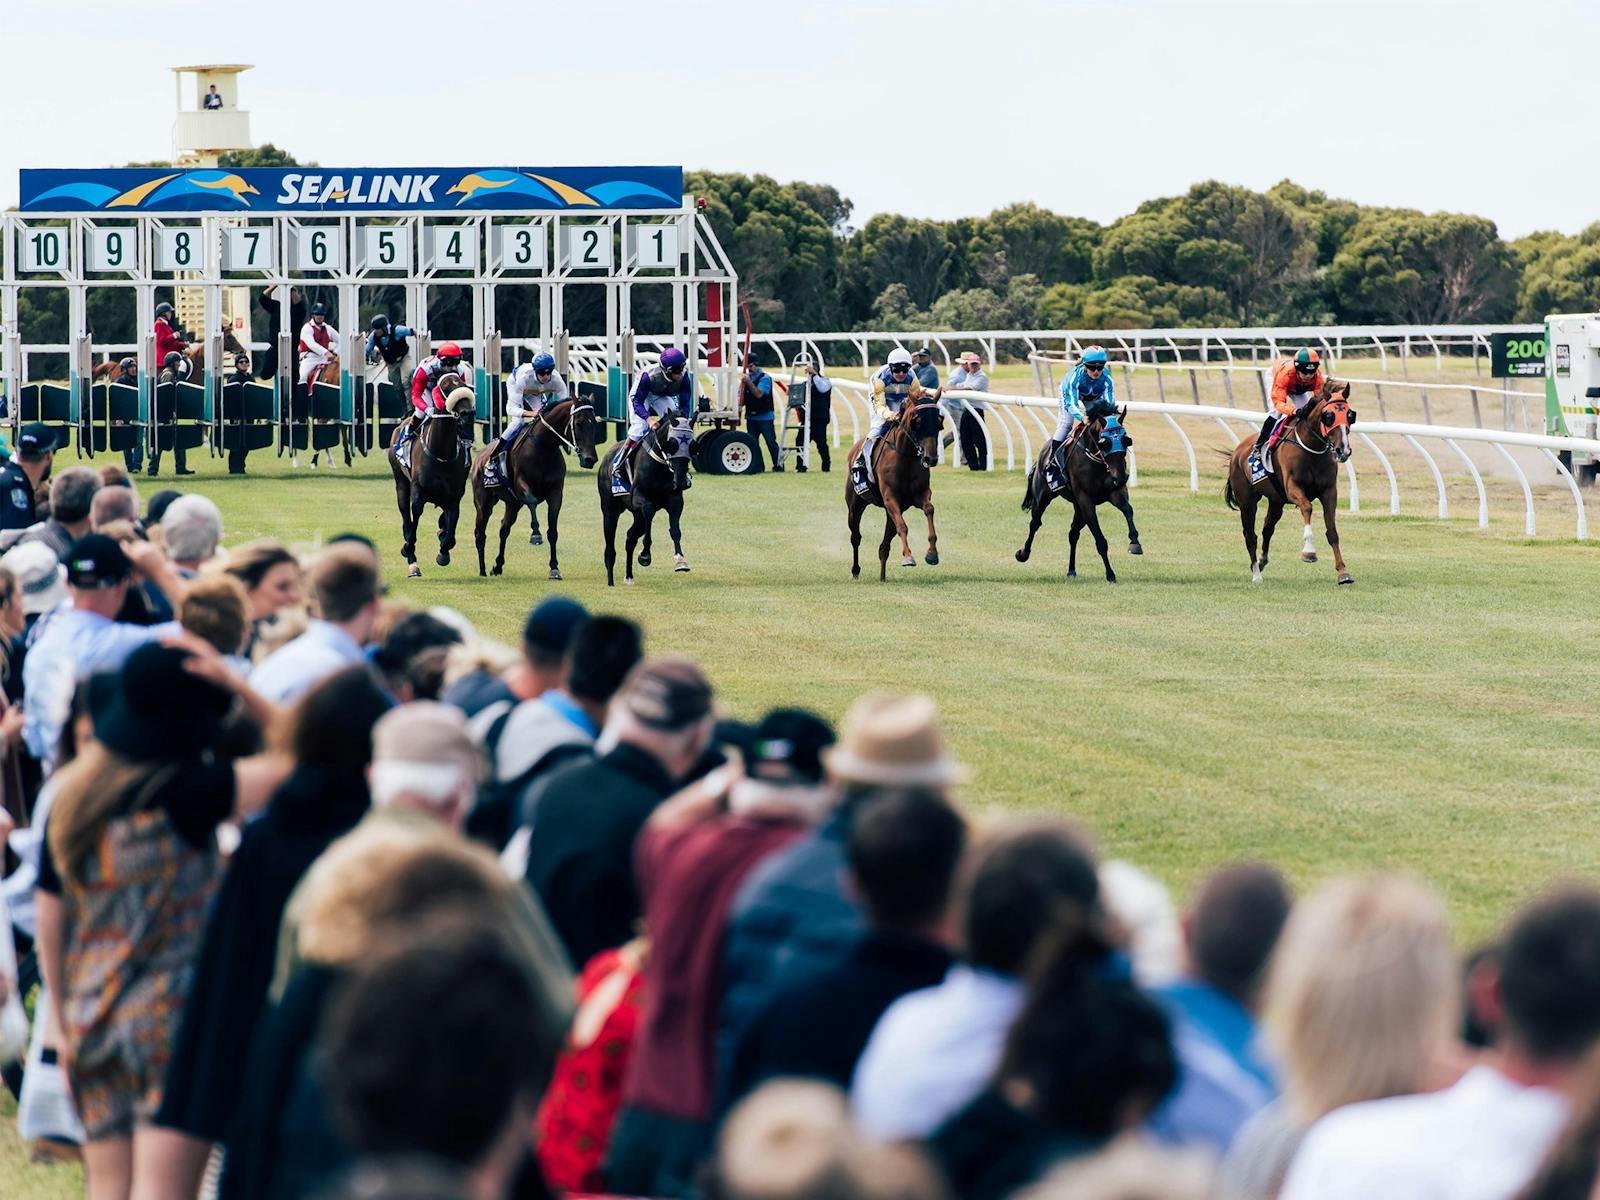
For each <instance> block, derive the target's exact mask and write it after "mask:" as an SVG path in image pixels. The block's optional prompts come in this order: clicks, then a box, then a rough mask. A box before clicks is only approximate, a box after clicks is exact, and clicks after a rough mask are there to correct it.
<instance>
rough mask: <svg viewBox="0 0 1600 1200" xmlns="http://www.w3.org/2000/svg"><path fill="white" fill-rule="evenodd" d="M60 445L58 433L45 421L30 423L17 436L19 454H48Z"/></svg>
mask: <svg viewBox="0 0 1600 1200" xmlns="http://www.w3.org/2000/svg"><path fill="white" fill-rule="evenodd" d="M58 444H59V442H58V440H57V438H56V431H55V430H54V429H51V428H50V426H48V425H46V424H45V423H44V422H43V421H30V422H29V423H28V424H26V425H24V426H23V427H22V431H21V432H20V433H18V434H17V452H18V453H19V454H48V453H49V452H50V451H52V450H54V449H55V448H56V446H57V445H58Z"/></svg>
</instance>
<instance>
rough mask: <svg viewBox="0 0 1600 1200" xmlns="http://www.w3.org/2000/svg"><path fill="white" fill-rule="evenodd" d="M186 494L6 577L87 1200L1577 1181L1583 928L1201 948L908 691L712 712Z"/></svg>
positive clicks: (1144, 1190)
mask: <svg viewBox="0 0 1600 1200" xmlns="http://www.w3.org/2000/svg"><path fill="white" fill-rule="evenodd" d="M161 500H162V501H163V502H162V503H161V504H160V505H157V504H156V503H155V502H152V503H151V505H150V506H149V507H148V508H145V509H144V510H142V513H141V508H140V504H139V500H138V497H137V495H136V493H135V491H134V489H133V486H132V483H131V481H130V480H128V479H127V478H126V477H125V476H121V477H118V476H117V474H116V473H115V472H112V473H111V474H109V475H108V476H107V477H104V478H102V477H101V475H99V474H97V473H95V472H87V471H80V470H79V469H78V468H73V470H71V471H65V472H62V474H61V475H60V476H59V477H57V478H56V480H55V482H54V484H53V485H52V487H51V494H50V502H49V511H48V512H47V513H40V514H38V518H39V519H38V520H37V521H35V523H34V524H33V525H32V526H31V527H29V528H27V529H26V530H25V531H24V534H23V536H22V537H21V538H18V539H13V540H14V542H15V544H14V545H12V547H11V548H10V549H9V550H8V551H7V552H6V553H5V554H4V556H3V557H0V682H3V684H4V690H5V704H6V707H5V709H4V712H3V714H0V752H3V755H4V758H3V774H0V787H3V789H4V801H5V808H4V812H5V813H6V816H5V818H4V824H5V826H6V827H7V828H8V829H9V831H10V837H9V839H8V842H9V844H8V847H7V866H8V868H9V873H8V874H7V875H6V878H5V883H4V890H3V893H0V897H3V903H0V914H3V915H4V926H3V928H4V930H5V932H6V933H7V934H8V935H9V936H10V938H11V939H12V941H13V943H14V945H15V947H16V950H17V951H18V953H17V955H16V956H15V957H16V963H17V964H18V965H17V969H16V970H14V971H13V970H11V969H10V963H11V956H9V955H6V954H0V1055H3V1054H5V1053H9V1054H10V1055H12V1056H13V1057H18V1058H21V1059H22V1060H23V1061H22V1063H21V1070H20V1073H19V1072H18V1071H16V1070H12V1071H11V1072H10V1073H9V1074H8V1076H7V1082H8V1084H10V1085H12V1086H14V1087H15V1088H16V1089H17V1090H18V1091H19V1092H20V1109H19V1112H20V1121H21V1125H22V1128H23V1131H24V1133H25V1135H26V1136H27V1137H28V1138H30V1139H31V1142H32V1145H33V1148H34V1151H35V1153H36V1154H38V1155H40V1156H43V1157H50V1158H63V1157H81V1159H82V1161H83V1164H84V1167H85V1169H86V1172H87V1181H88V1193H89V1195H90V1196H91V1197H94V1198H95V1200H101V1198H107V1200H121V1198H123V1197H129V1196H134V1197H138V1198H139V1200H147V1198H170V1200H192V1198H194V1197H197V1196H201V1195H207V1196H209V1195H218V1196H222V1197H225V1198H230V1200H231V1198H245V1197H248V1198H252V1200H256V1198H259V1200H277V1198H290V1197H294V1198H302V1197H329V1198H336V1197H395V1198H399V1197H432V1198H443V1197H463V1198H466V1197H471V1198H473V1200H498V1198H510V1197H518V1198H520V1197H545V1196H548V1195H551V1194H553V1193H573V1194H596V1193H610V1194H614V1195H631V1196H653V1197H663V1198H665V1197H681V1196H705V1197H708V1198H711V1200H791V1198H792V1200H824V1198H825V1200H855V1198H857V1197H860V1198H862V1200H956V1198H961V1200H965V1198H969V1197H970V1198H972V1200H1000V1198H1002V1197H1009V1196H1023V1197H1026V1198H1028V1200H1054V1198H1056V1197H1060V1198H1061V1200H1069V1198H1077V1197H1086V1198H1091V1200H1102V1198H1104V1200H1110V1198H1115V1197H1121V1198H1124V1200H1133V1198H1135V1197H1140V1198H1152V1200H1159V1198H1167V1200H1190V1198H1193V1200H1199V1198H1200V1197H1203V1196H1220V1197H1226V1198H1229V1200H1269V1198H1271V1197H1280V1196H1281V1197H1284V1198H1285V1200H1343V1198H1345V1197H1349V1198H1351V1200H1354V1198H1356V1197H1371V1196H1385V1197H1417V1198H1419V1200H1420V1198H1423V1197H1444V1196H1449V1197H1469V1198H1475V1200H1512V1198H1513V1197H1519V1198H1524V1200H1567V1198H1571V1200H1577V1198H1579V1197H1587V1196H1590V1195H1591V1194H1593V1193H1594V1192H1595V1186H1596V1176H1597V1167H1600V1050H1597V1046H1596V1042H1597V1038H1600V893H1597V892H1595V891H1593V890H1591V889H1587V888H1581V887H1576V886H1568V887H1563V888H1560V889H1557V890H1554V891H1552V892H1550V893H1548V894H1545V895H1543V896H1540V897H1537V898H1534V899H1532V900H1531V901H1530V902H1529V903H1528V904H1527V905H1526V906H1525V907H1523V908H1522V909H1521V910H1520V911H1519V912H1518V913H1517V914H1516V915H1515V916H1514V917H1512V918H1511V920H1510V921H1509V922H1508V924H1507V926H1506V928H1505V930H1504V931H1503V934H1502V935H1501V937H1500V938H1499V939H1498V941H1497V942H1496V943H1495V944H1494V945H1493V946H1492V947H1488V948H1486V949H1485V950H1484V951H1482V952H1480V953H1477V954H1474V955H1472V956H1471V957H1470V958H1469V959H1468V960H1467V961H1466V962H1463V961H1462V960H1461V958H1460V957H1459V956H1458V953H1457V949H1456V944H1455V941H1454V939H1453V937H1452V932H1451V929H1450V925H1449V921H1448V919H1447V915H1446V912H1445V909H1444V906H1443V904H1442V902H1441V900H1440V898H1439V897H1438V895H1437V894H1436V893H1435V892H1433V891H1432V890H1431V889H1430V888H1429V887H1428V886H1427V885H1426V884H1425V883H1423V882H1421V881H1420V880H1418V879H1415V878H1412V877H1409V876H1403V875H1397V874H1373V875H1366V876H1359V877H1349V878H1340V879H1335V880H1332V881H1329V882H1324V883H1322V884H1321V885H1320V886H1318V887H1316V888H1315V889H1314V890H1312V891H1310V892H1309V893H1308V894H1305V895H1302V896H1295V895H1294V894H1293V893H1292V891H1291V888H1290V886H1289V883H1288V882H1287V881H1286V879H1285V878H1284V877H1283V876H1282V875H1281V874H1280V873H1279V872H1278V871H1277V870H1275V869H1273V868H1272V867H1271V866H1269V865H1265V864H1261V863H1249V862H1241V863H1225V864H1219V865H1217V866H1216V868H1215V869H1214V870H1212V871H1211V872H1210V873H1209V874H1208V875H1206V876H1205V877H1204V879H1203V880H1202V881H1201V882H1200V883H1199V884H1198V886H1196V887H1195V888H1194V889H1193V890H1192V892H1191V893H1190V894H1189V896H1188V898H1187V903H1186V904H1184V905H1183V906H1182V908H1181V911H1180V910H1179V908H1178V907H1177V906H1175V905H1174V904H1173V902H1172V901H1171V899H1170V897H1169V895H1168V893H1167V891H1166V889H1165V888H1164V887H1163V886H1162V885H1161V884H1160V883H1159V882H1158V881H1156V880H1154V879H1153V878H1151V877H1150V876H1149V875H1147V874H1146V873H1144V872H1143V871H1140V870H1139V869H1138V868H1137V867H1136V866H1134V865H1132V864H1129V863H1125V862H1117V861H1105V860H1103V859H1102V857H1101V855H1100V853H1099V850H1098V849H1097V846H1096V843H1095V840H1094V838H1093V836H1092V835H1091V834H1090V833H1089V832H1088V831H1086V830H1083V829H1080V828H1078V827H1076V826H1074V825H1072V824H1071V823H1069V822H1068V821H1066V820H1063V819H1059V818H1038V817H1034V818H1027V819H1024V818H1005V817H1002V816H1000V815H997V814H996V813H994V812H993V811H991V810H984V809H981V808H979V807H977V805H976V804H975V803H974V802H975V801H977V800H979V799H981V795H982V781H981V779H976V780H975V779H973V778H971V776H970V774H969V772H968V771H967V770H966V769H965V768H964V767H963V765H962V764H961V763H960V762H959V761H957V759H956V757H955V755H954V754H953V753H952V751H951V749H950V748H949V747H948V746H947V744H946V742H945V739H944V735H943V731H942V728H941V722H940V716H939V712H938V710H937V708H936V705H935V703H934V701H933V700H931V699H930V698H928V697H926V696H917V695H866V696H863V697H861V698H860V699H859V700H858V701H857V702H856V703H855V704H854V705H853V706H852V707H851V708H850V710H849V711H848V712H847V713H846V714H845V716H844V718H843V720H842V722H841V723H840V725H839V727H838V729H837V731H836V730H835V728H834V727H833V726H832V724H831V723H830V722H829V721H828V720H826V719H825V718H824V717H823V716H821V715H819V714H817V713H814V712H811V711H808V710H806V709H804V708H799V707H783V708H778V709H775V710H773V711H770V712H767V713H738V712H729V711H727V710H726V708H725V707H724V705H723V704H722V703H721V702H719V699H718V694H717V681H716V680H714V679H711V678H709V677H708V676H707V675H706V673H705V672H704V671H703V670H702V669H701V667H700V666H699V665H698V664H696V663H695V662H694V661H693V660H691V659H689V658H685V657H680V656H676V655H671V654H665V653H660V652H658V651H657V650H655V649H654V648H653V647H651V646H650V644H649V643H650V637H649V635H648V632H647V631H645V630H642V629H641V628H640V627H639V626H638V625H636V624H635V623H633V622H632V621H629V620H627V619H625V618H622V617H617V616H609V615H603V614H590V613H588V612H587V611H585V610H584V609H583V607H582V606H581V605H579V604H577V603H576V602H574V601H572V600H570V599H567V598H564V597H552V598H549V599H546V600H544V601H542V602H541V603H539V604H538V605H537V606H536V607H535V608H534V609H533V610H532V611H531V612H530V613H529V614H528V617H527V620H526V623H525V625H524V628H523V633H522V639H521V645H520V646H519V647H516V648H510V647H505V646H501V645H498V644H496V643H494V642H493V641H492V640H490V639H487V638H485V637H483V636H481V635H480V633H479V632H478V631H477V630H476V629H474V628H473V626H472V625H471V624H470V623H469V622H468V621H467V620H466V619H465V618H463V617H462V615H461V614H460V613H457V612H454V611H452V610H449V609H432V610H428V611H418V610H414V609H412V608H410V607H408V606H406V605H404V604H401V603H398V602H397V601H395V600H393V599H391V598H389V597H388V596H387V595H386V591H385V587H384V584H383V578H382V571H381V568H380V564H379V561H378V558H377V556H376V554H375V552H374V549H373V547H372V546H371V544H370V543H368V542H366V541H365V540H364V539H362V538H360V537H358V536H353V535H352V536H345V537H341V538H338V539H335V540H333V541H332V542H330V543H329V544H327V545H325V546H323V547H321V548H319V549H318V550H316V551H315V552H314V553H311V554H308V555H305V556H303V557H302V556H301V555H298V554H296V553H294V552H292V551H291V550H290V549H289V548H287V547H285V546H283V545H281V544H278V543H275V542H253V543H248V544H243V545H229V544H228V539H227V537H226V531H225V529H224V525H223V519H222V514H221V513H220V512H219V511H218V509H217V507H216V505H215V504H213V503H212V502H211V501H209V500H207V499H206V498H205V497H203V496H200V495H196V494H190V495H184V496H177V495H163V496H162V497H161ZM23 1001H26V1006H27V1009H28V1011H30V1012H31V1020H32V1028H31V1031H30V1036H28V1037H26V1038H22V1039H19V1038H18V1037H16V1036H14V1033H15V1029H14V1025H15V1017H14V1016H13V1017H11V1018H7V1017H6V1016H5V1014H6V1013H7V1012H8V1011H9V1012H11V1013H13V1014H15V1013H16V1012H17V1011H19V1010H21V1009H22V1007H23V1005H22V1002H23ZM8 1021H9V1022H10V1023H9V1024H8ZM8 1029H9V1030H11V1031H12V1035H8ZM12 1043H17V1044H12ZM23 1043H26V1044H23ZM24 1051H25V1053H24Z"/></svg>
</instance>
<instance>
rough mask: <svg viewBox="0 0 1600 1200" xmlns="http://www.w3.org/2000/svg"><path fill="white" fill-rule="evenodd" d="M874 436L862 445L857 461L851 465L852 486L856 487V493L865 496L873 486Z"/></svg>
mask: <svg viewBox="0 0 1600 1200" xmlns="http://www.w3.org/2000/svg"><path fill="white" fill-rule="evenodd" d="M873 442H874V439H873V438H870V437H869V438H868V439H867V440H866V441H865V442H864V443H862V446H861V453H860V454H859V455H857V456H856V461H855V462H854V463H853V464H851V467H850V486H851V487H853V488H855V490H856V495H858V496H863V495H865V494H866V491H867V489H868V488H869V487H871V486H872V476H871V474H870V469H871V466H872V447H873Z"/></svg>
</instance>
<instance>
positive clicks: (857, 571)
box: [850, 567, 861, 579]
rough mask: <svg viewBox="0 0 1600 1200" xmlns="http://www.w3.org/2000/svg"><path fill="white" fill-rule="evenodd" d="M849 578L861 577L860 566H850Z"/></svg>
mask: <svg viewBox="0 0 1600 1200" xmlns="http://www.w3.org/2000/svg"><path fill="white" fill-rule="evenodd" d="M850 578H851V579H860V578H861V568H860V567H851V568H850Z"/></svg>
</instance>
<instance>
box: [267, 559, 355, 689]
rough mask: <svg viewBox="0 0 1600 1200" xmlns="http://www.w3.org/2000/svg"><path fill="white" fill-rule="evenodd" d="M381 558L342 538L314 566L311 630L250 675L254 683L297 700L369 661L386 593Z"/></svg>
mask: <svg viewBox="0 0 1600 1200" xmlns="http://www.w3.org/2000/svg"><path fill="white" fill-rule="evenodd" d="M383 591H384V589H383V584H382V582H381V581H380V580H379V578H378V560H377V557H376V556H375V555H374V554H373V553H372V551H371V550H369V549H368V548H367V547H366V546H364V545H362V544H361V543H359V542H339V543H337V544H336V545H333V546H330V547H328V549H327V550H325V551H323V553H322V557H320V558H319V559H317V562H316V564H315V565H314V566H313V567H312V568H311V592H312V595H314V596H315V597H316V601H317V614H318V615H317V616H316V617H314V618H313V619H312V621H311V624H310V625H308V626H307V627H306V631H305V632H304V633H302V634H301V635H300V636H299V637H297V638H295V639H294V640H293V641H292V642H290V643H289V644H288V645H286V646H283V647H281V648H279V649H278V650H276V651H274V652H273V653H272V654H269V655H268V656H267V657H266V658H265V659H263V660H262V662H261V663H260V664H259V665H258V666H257V667H256V669H255V672H254V673H253V674H252V675H251V676H250V683H251V686H252V687H254V688H255V690H256V691H257V692H259V693H260V694H261V695H262V696H265V697H266V698H267V699H268V700H271V701H273V702H274V703H277V704H288V703H291V702H293V701H295V700H298V699H299V698H300V697H301V696H302V695H304V694H305V693H306V692H307V691H309V690H310V689H311V687H312V686H313V685H315V684H317V683H320V682H321V681H322V680H324V679H326V678H327V677H328V676H329V675H332V674H334V673H335V672H337V671H341V670H343V669H344V668H345V667H349V666H354V665H356V664H358V663H364V662H366V654H365V652H364V651H363V649H362V647H363V646H365V644H366V643H367V641H368V640H369V639H370V638H371V637H372V627H373V625H374V624H376V622H377V619H378V605H379V602H380V601H381V600H382V598H383Z"/></svg>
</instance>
